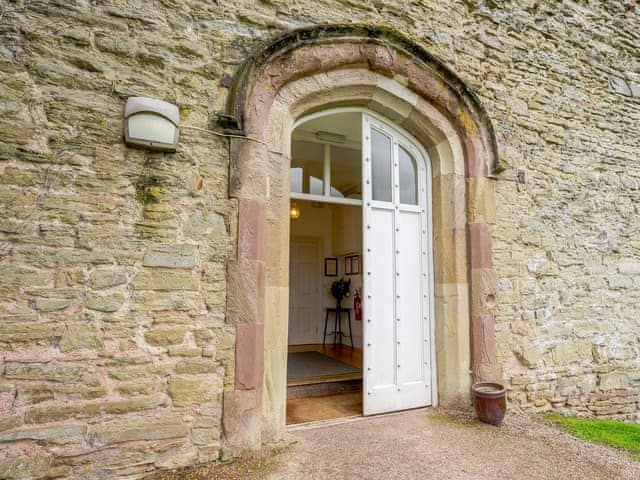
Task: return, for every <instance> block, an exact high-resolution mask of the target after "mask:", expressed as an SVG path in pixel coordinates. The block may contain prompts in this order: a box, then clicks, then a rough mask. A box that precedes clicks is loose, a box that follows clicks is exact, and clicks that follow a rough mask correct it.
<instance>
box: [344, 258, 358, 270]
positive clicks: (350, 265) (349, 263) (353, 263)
mask: <svg viewBox="0 0 640 480" xmlns="http://www.w3.org/2000/svg"><path fill="white" fill-rule="evenodd" d="M344 273H345V275H359V274H360V255H347V256H346V257H344Z"/></svg>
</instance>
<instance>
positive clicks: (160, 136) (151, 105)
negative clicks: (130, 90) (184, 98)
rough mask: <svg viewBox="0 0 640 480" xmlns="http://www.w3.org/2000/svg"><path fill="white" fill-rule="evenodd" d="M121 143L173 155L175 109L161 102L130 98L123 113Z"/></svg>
mask: <svg viewBox="0 0 640 480" xmlns="http://www.w3.org/2000/svg"><path fill="white" fill-rule="evenodd" d="M124 118H125V123H124V140H125V143H126V144H127V145H129V146H133V147H144V148H148V149H151V150H160V151H166V152H175V151H176V148H177V145H178V137H179V134H180V129H179V122H180V120H179V118H180V117H179V112H178V107H176V106H175V105H172V104H171V103H168V102H164V101H162V100H156V99H153V98H146V97H130V98H129V99H128V100H127V103H126V105H125V110H124Z"/></svg>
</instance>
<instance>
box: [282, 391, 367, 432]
mask: <svg viewBox="0 0 640 480" xmlns="http://www.w3.org/2000/svg"><path fill="white" fill-rule="evenodd" d="M357 415H362V392H356V393H339V394H337V395H323V396H320V397H303V398H290V399H288V400H287V425H295V424H298V423H307V422H317V421H319V420H329V419H331V418H344V417H353V416H357Z"/></svg>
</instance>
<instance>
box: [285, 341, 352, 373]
mask: <svg viewBox="0 0 640 480" xmlns="http://www.w3.org/2000/svg"><path fill="white" fill-rule="evenodd" d="M289 352H320V353H322V354H324V355H326V356H327V357H331V358H335V359H336V360H339V361H341V362H344V363H346V364H347V365H351V366H352V367H356V368H359V369H362V350H360V349H359V348H357V347H353V348H352V347H350V346H349V345H342V344H338V345H336V346H335V348H334V346H333V345H289Z"/></svg>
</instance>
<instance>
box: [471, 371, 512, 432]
mask: <svg viewBox="0 0 640 480" xmlns="http://www.w3.org/2000/svg"><path fill="white" fill-rule="evenodd" d="M471 400H472V401H473V407H474V408H475V410H476V414H477V415H478V418H479V419H480V421H482V422H484V423H489V424H491V425H495V426H496V427H499V426H500V424H501V423H502V419H503V418H504V414H505V412H506V411H507V389H506V388H505V387H504V385H501V384H499V383H494V382H478V383H474V384H473V385H472V386H471Z"/></svg>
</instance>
